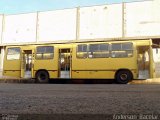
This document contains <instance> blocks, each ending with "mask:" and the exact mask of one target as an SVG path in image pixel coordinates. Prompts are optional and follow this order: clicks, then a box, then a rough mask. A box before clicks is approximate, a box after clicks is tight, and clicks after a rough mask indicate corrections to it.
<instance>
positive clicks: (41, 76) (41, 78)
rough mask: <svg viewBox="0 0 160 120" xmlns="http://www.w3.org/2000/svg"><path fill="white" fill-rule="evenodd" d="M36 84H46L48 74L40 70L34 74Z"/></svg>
mask: <svg viewBox="0 0 160 120" xmlns="http://www.w3.org/2000/svg"><path fill="white" fill-rule="evenodd" d="M36 82H38V83H48V82H49V74H48V72H47V71H44V70H41V71H38V72H37V74H36Z"/></svg>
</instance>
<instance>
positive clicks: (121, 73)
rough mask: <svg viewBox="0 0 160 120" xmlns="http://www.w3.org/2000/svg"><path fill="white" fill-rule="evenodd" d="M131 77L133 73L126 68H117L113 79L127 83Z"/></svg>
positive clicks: (120, 82)
mask: <svg viewBox="0 0 160 120" xmlns="http://www.w3.org/2000/svg"><path fill="white" fill-rule="evenodd" d="M132 79H133V74H132V72H131V71H130V70H128V69H119V70H117V72H116V73H115V80H116V82H117V83H119V84H127V83H128V82H129V81H131V80H132Z"/></svg>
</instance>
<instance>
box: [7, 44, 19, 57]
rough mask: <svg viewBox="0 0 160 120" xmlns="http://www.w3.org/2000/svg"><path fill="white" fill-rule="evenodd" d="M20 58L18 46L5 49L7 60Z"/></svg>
mask: <svg viewBox="0 0 160 120" xmlns="http://www.w3.org/2000/svg"><path fill="white" fill-rule="evenodd" d="M19 59H20V48H18V47H16V48H8V49H7V60H19Z"/></svg>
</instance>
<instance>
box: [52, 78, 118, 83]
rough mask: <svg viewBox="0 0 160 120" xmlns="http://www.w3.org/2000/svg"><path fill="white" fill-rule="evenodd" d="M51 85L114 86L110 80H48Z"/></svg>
mask: <svg viewBox="0 0 160 120" xmlns="http://www.w3.org/2000/svg"><path fill="white" fill-rule="evenodd" d="M49 83H51V84H115V81H114V80H112V79H50V80H49Z"/></svg>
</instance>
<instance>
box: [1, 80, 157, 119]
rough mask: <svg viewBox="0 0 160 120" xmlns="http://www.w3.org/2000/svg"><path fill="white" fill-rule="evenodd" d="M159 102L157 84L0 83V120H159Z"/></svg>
mask: <svg viewBox="0 0 160 120" xmlns="http://www.w3.org/2000/svg"><path fill="white" fill-rule="evenodd" d="M159 102H160V85H158V84H154V85H153V84H152V85H149V84H147V85H146V84H145V85H141V84H126V85H119V84H31V83H30V84H28V83H27V84H26V83H0V114H1V119H4V118H14V119H27V120H30V119H53V118H54V119H55V118H56V119H57V120H58V119H67V118H68V119H71V118H79V119H81V120H82V119H91V118H92V119H97V120H98V119H116V115H128V114H129V115H133V116H135V117H137V118H138V117H139V116H140V115H154V116H157V117H158V118H157V119H160V116H159V114H160V104H159ZM121 117H122V116H121Z"/></svg>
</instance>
